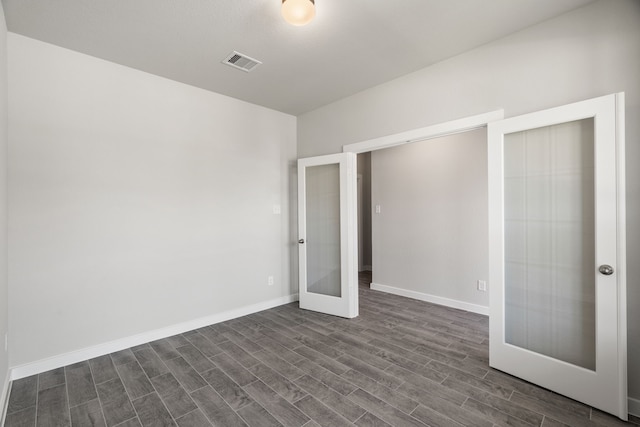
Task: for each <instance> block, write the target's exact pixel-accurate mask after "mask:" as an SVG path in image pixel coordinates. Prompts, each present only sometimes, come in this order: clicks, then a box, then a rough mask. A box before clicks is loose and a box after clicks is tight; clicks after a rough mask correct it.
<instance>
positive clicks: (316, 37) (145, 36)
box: [2, 0, 593, 115]
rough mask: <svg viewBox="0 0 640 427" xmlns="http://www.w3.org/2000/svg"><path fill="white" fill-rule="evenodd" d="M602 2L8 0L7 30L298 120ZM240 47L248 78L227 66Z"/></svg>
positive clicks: (526, 0) (523, 0) (456, 0)
mask: <svg viewBox="0 0 640 427" xmlns="http://www.w3.org/2000/svg"><path fill="white" fill-rule="evenodd" d="M592 1H593V0H316V11H317V15H316V18H315V19H314V21H312V22H311V23H310V24H309V25H307V26H305V27H294V26H291V25H289V24H287V23H286V22H284V20H283V19H282V18H281V16H280V2H281V0H2V3H3V5H4V11H5V15H6V20H7V27H8V28H9V30H10V31H12V32H15V33H18V34H22V35H25V36H27V37H32V38H35V39H38V40H42V41H45V42H48V43H52V44H55V45H58V46H62V47H65V48H68V49H72V50H76V51H79V52H83V53H86V54H89V55H92V56H96V57H98V58H103V59H106V60H109V61H112V62H116V63H119V64H123V65H126V66H129V67H133V68H137V69H140V70H143V71H146V72H149V73H153V74H156V75H159V76H163V77H167V78H170V79H173V80H177V81H180V82H184V83H187V84H190V85H193V86H198V87H201V88H204V89H208V90H212V91H214V92H218V93H222V94H225V95H229V96H232V97H234V98H239V99H242V100H245V101H248V102H252V103H254V104H258V105H263V106H266V107H270V108H273V109H276V110H279V111H283V112H285V113H289V114H294V115H298V114H301V113H304V112H307V111H310V110H313V109H316V108H318V107H321V106H323V105H325V104H328V103H330V102H333V101H336V100H338V99H341V98H344V97H346V96H349V95H352V94H354V93H357V92H359V91H362V90H364V89H367V88H370V87H372V86H376V85H378V84H381V83H384V82H386V81H389V80H391V79H393V78H396V77H399V76H402V75H404V74H408V73H411V72H413V71H416V70H419V69H421V68H424V67H426V66H428V65H431V64H433V63H436V62H439V61H442V60H444V59H446V58H450V57H452V56H455V55H457V54H460V53H462V52H465V51H468V50H470V49H473V48H475V47H477V46H480V45H482V44H485V43H488V42H491V41H493V40H495V39H498V38H500V37H504V36H505V35H508V34H511V33H513V32H516V31H518V30H521V29H523V28H526V27H528V26H530V25H534V24H536V23H538V22H541V21H544V20H547V19H549V18H552V17H554V16H557V15H559V14H562V13H564V12H567V11H569V10H572V9H575V8H577V7H580V6H583V5H585V4H587V3H591V2H592ZM233 50H237V51H239V52H241V53H244V54H246V55H249V56H251V57H253V58H255V59H258V60H260V61H262V62H263V64H262V65H260V66H259V67H257V68H256V69H255V70H254V71H252V72H251V73H245V72H242V71H239V70H236V69H233V68H231V67H227V66H225V65H223V64H222V63H221V61H222V60H223V59H224V58H225V57H226V56H227V55H228V54H229V53H231V51H233Z"/></svg>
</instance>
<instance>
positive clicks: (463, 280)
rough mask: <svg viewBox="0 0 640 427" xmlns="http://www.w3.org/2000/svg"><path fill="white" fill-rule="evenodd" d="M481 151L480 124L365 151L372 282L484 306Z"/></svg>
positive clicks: (484, 138) (485, 259) (484, 194)
mask: <svg viewBox="0 0 640 427" xmlns="http://www.w3.org/2000/svg"><path fill="white" fill-rule="evenodd" d="M486 156H487V136H486V129H478V130H475V131H470V132H465V133H460V134H456V135H450V136H446V137H442V138H436V139H432V140H428V141H422V142H416V143H413V144H406V145H402V146H398V147H393V148H387V149H384V150H378V151H374V152H372V153H371V171H372V174H371V178H372V186H371V195H372V203H373V205H374V206H376V209H377V207H378V206H380V213H377V211H376V213H374V214H373V224H372V229H373V236H374V237H373V278H374V280H373V281H374V283H375V284H376V285H383V286H390V287H393V288H399V289H403V290H408V291H412V292H419V293H420V294H425V295H428V296H438V297H441V298H448V299H451V300H455V301H458V302H462V303H466V304H474V305H480V306H484V307H486V306H488V305H489V295H488V293H487V292H480V291H478V290H477V283H476V282H477V280H479V279H480V280H487V278H488V274H489V271H488V266H489V259H488V253H487V250H486V248H487V247H488V245H489V231H488V221H489V220H488V217H487V212H488V204H487V198H488V195H487V179H486V176H487V165H486V162H482V161H478V159H484V158H486Z"/></svg>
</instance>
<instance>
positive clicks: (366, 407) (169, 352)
mask: <svg viewBox="0 0 640 427" xmlns="http://www.w3.org/2000/svg"><path fill="white" fill-rule="evenodd" d="M368 280H370V279H368V278H367V277H366V276H363V278H362V281H361V286H360V316H359V317H357V318H355V319H352V320H346V319H341V318H336V317H332V316H327V315H323V314H319V313H314V312H309V311H304V310H300V309H299V308H298V305H297V303H293V304H288V305H284V306H281V307H277V308H274V309H271V310H266V311H263V312H260V313H256V314H252V315H249V316H245V317H241V318H238V319H234V320H230V321H228V322H224V323H219V324H216V325H211V326H208V327H205V328H201V329H198V330H195V331H191V332H187V333H184V334H181V335H176V336H173V337H170V338H166V339H162V340H158V341H154V342H151V343H148V344H143V345H140V346H137V347H133V348H129V349H126V350H123V351H119V352H117V353H113V354H110V355H106V356H101V357H97V358H95V359H91V360H87V361H84V362H80V363H76V364H73V365H70V366H66V367H64V368H59V369H54V370H52V371H49V372H44V373H42V374H39V375H35V376H32V377H28V378H23V379H20V380H18V381H15V382H14V383H13V386H12V390H11V394H10V398H9V404H8V411H7V414H8V415H7V418H6V424H5V425H6V426H7V427H16V426H36V425H37V426H69V425H73V426H109V427H111V426H121V427H129V426H175V425H179V426H181V427H185V426H204V427H206V426H211V425H216V426H224V427H229V426H245V425H249V426H307V427H311V426H318V425H321V426H331V427H337V426H353V425H356V426H360V427H363V426H426V425H428V426H461V425H462V426H479V427H484V426H486V427H490V426H494V425H496V426H515V427H518V426H523V427H524V426H541V425H542V426H545V427H551V426H562V425H570V426H623V425H630V424H628V423H623V422H621V421H620V420H618V419H617V418H614V417H612V416H610V415H607V414H604V413H602V412H600V411H598V410H595V409H592V408H590V407H588V406H586V405H583V404H581V403H578V402H575V401H573V400H571V399H567V398H565V397H562V396H559V395H557V394H555V393H552V392H550V391H547V390H544V389H542V388H539V387H536V386H534V385H532V384H529V383H526V382H524V381H521V380H518V379H517V378H514V377H511V376H509V375H506V374H504V373H501V372H499V371H496V370H493V369H491V368H489V366H488V340H487V338H488V331H487V326H488V318H487V317H486V316H482V315H478V314H474V313H469V312H465V311H461V310H455V309H451V308H446V307H442V306H438V305H434V304H429V303H425V302H421V301H416V300H412V299H408V298H403V297H398V296H394V295H389V294H385V293H381V292H376V291H372V290H370V289H368V286H367V283H368ZM634 421H638V419H636V418H634Z"/></svg>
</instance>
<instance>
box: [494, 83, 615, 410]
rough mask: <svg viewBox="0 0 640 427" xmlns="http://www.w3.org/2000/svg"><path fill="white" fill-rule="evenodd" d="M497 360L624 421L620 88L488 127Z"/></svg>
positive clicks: (503, 368) (496, 364)
mask: <svg viewBox="0 0 640 427" xmlns="http://www.w3.org/2000/svg"><path fill="white" fill-rule="evenodd" d="M488 144H489V145H488V149H489V218H490V226H489V233H490V234H489V235H490V239H489V240H490V242H489V249H490V250H489V259H490V284H491V295H490V319H491V322H490V323H491V324H490V362H489V363H490V365H491V366H492V367H494V368H496V369H499V370H501V371H505V372H507V373H509V374H512V375H515V376H517V377H520V378H523V379H525V380H527V381H530V382H532V383H535V384H538V385H540V386H542V387H545V388H548V389H550V390H553V391H556V392H558V393H560V394H563V395H566V396H568V397H571V398H573V399H576V400H578V401H581V402H584V403H586V404H588V405H591V406H593V407H596V408H599V409H601V410H603V411H606V412H609V413H611V414H614V415H617V416H618V417H619V418H622V419H624V420H626V419H627V374H626V363H627V361H626V357H627V350H626V278H625V268H626V267H625V200H624V197H625V196H624V179H625V178H624V94H616V95H609V96H605V97H601V98H595V99H591V100H587V101H583V102H578V103H575V104H570V105H565V106H562V107H558V108H553V109H550V110H545V111H540V112H536V113H532V114H526V115H523V116H518V117H513V118H508V119H505V120H500V121H497V122H492V123H489V125H488Z"/></svg>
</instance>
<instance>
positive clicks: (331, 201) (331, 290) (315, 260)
mask: <svg viewBox="0 0 640 427" xmlns="http://www.w3.org/2000/svg"><path fill="white" fill-rule="evenodd" d="M306 197H307V199H306V215H307V217H306V225H307V230H306V232H307V239H306V242H305V244H306V245H307V291H308V292H311V293H315V294H322V295H329V296H334V297H340V296H341V289H342V286H341V276H342V274H341V273H342V272H341V262H340V260H341V254H340V165H339V164H330V165H320V166H309V167H307V168H306Z"/></svg>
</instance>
